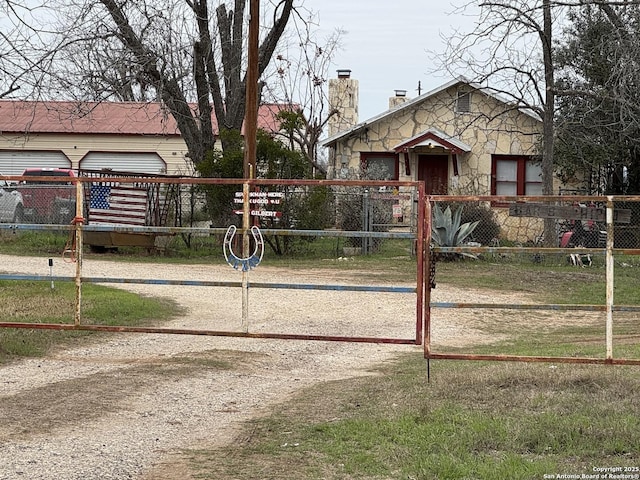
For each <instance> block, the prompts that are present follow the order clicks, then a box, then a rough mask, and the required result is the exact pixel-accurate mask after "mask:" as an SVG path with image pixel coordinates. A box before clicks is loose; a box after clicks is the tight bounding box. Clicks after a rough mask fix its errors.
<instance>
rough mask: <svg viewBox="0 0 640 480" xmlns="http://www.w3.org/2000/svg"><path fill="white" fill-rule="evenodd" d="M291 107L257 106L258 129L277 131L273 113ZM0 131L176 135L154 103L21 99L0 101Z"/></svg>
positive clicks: (167, 116)
mask: <svg viewBox="0 0 640 480" xmlns="http://www.w3.org/2000/svg"><path fill="white" fill-rule="evenodd" d="M194 108H195V106H194ZM291 108H292V107H291V106H289V105H279V104H266V105H261V106H260V107H259V110H258V128H261V129H263V130H266V131H268V132H276V131H278V130H279V122H278V121H277V119H276V114H277V113H278V112H279V111H281V110H287V109H291ZM212 121H213V130H214V132H215V133H218V123H217V121H216V118H215V115H214V116H213V118H212ZM1 133H19V134H22V133H60V134H64V133H70V134H71V133H73V134H91V135H96V134H121V135H180V132H179V131H178V127H177V124H176V121H175V119H174V118H173V116H172V115H171V114H170V113H169V111H168V110H167V109H166V108H165V107H164V106H163V105H162V104H160V103H157V102H154V103H135V102H70V101H63V102H58V101H41V102H36V101H25V100H0V134H1Z"/></svg>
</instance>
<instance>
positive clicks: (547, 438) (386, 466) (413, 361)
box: [188, 355, 640, 480]
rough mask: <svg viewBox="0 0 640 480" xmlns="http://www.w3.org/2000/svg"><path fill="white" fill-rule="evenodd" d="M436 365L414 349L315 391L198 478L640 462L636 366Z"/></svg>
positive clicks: (403, 474) (220, 454) (571, 470)
mask: <svg viewBox="0 0 640 480" xmlns="http://www.w3.org/2000/svg"><path fill="white" fill-rule="evenodd" d="M432 363H433V364H432V369H431V373H432V376H431V382H430V383H428V382H427V381H426V378H425V365H424V360H423V359H420V358H419V356H415V355H411V356H406V357H403V358H401V359H399V360H398V361H396V362H390V363H389V364H387V365H385V366H384V367H382V368H381V371H380V372H378V373H379V375H378V376H373V377H363V378H356V379H349V380H344V381H337V382H330V383H326V384H323V385H321V386H318V387H314V388H311V389H308V390H306V391H304V392H303V393H302V394H300V395H298V396H297V397H295V398H293V399H290V400H289V401H287V402H286V403H285V404H282V405H280V406H279V407H277V409H276V410H275V411H274V412H273V414H272V415H269V416H268V417H266V418H263V419H260V420H256V421H253V422H249V424H248V425H247V427H246V431H245V432H243V434H242V435H243V438H245V439H246V438H248V440H247V441H246V442H245V443H243V444H242V445H241V446H238V445H234V446H233V447H229V448H224V449H221V450H215V451H207V450H199V451H189V452H188V455H189V456H190V458H191V466H192V468H193V474H194V478H211V479H213V478H243V479H258V478H282V479H297V478H305V479H382V478H384V479H388V478H393V479H406V478H411V479H421V480H422V479H424V480H426V479H433V480H436V479H438V480H441V479H470V478H473V479H476V478H477V479H483V480H503V479H505V478H509V479H540V478H543V475H545V474H554V473H567V474H578V475H580V474H581V473H591V472H592V468H593V467H595V466H613V465H615V466H631V467H634V466H637V460H638V457H637V455H638V447H637V445H640V404H639V403H638V402H636V401H635V398H634V395H633V393H632V392H634V391H636V389H638V388H640V377H638V375H637V370H636V369H634V368H632V367H629V368H627V367H620V368H618V367H616V368H615V369H611V368H608V367H606V366H582V365H577V366H576V365H559V366H549V365H546V364H503V363H502V364H499V363H471V362H444V361H439V362H432ZM552 367H553V368H552ZM247 432H249V433H247ZM247 435H248V436H247Z"/></svg>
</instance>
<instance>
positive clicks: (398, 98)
mask: <svg viewBox="0 0 640 480" xmlns="http://www.w3.org/2000/svg"><path fill="white" fill-rule="evenodd" d="M407 100H408V98H407V91H406V90H395V96H393V97H390V98H389V108H390V109H391V108H393V107H397V106H398V105H400V104H402V103H404V102H406V101H407Z"/></svg>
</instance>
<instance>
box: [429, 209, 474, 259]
mask: <svg viewBox="0 0 640 480" xmlns="http://www.w3.org/2000/svg"><path fill="white" fill-rule="evenodd" d="M461 218H462V206H459V207H458V208H457V209H456V210H455V212H453V213H452V212H451V207H450V206H447V208H446V209H445V210H444V211H443V210H442V209H441V208H440V206H439V205H438V204H437V203H436V204H434V208H433V219H432V220H433V221H432V222H431V240H432V241H433V243H434V244H435V246H437V247H459V246H461V245H463V244H464V242H465V240H466V239H467V238H468V237H469V235H471V234H472V233H473V231H474V230H475V228H476V227H477V226H478V224H479V223H480V222H479V221H478V222H467V223H463V224H462V225H461V224H460V219H461ZM459 254H460V255H464V256H466V257H472V258H477V257H476V256H475V255H473V254H471V253H468V252H459ZM450 256H451V255H446V256H445V258H446V257H450ZM455 256H456V254H453V255H452V257H455Z"/></svg>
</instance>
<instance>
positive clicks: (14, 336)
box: [0, 280, 180, 363]
mask: <svg viewBox="0 0 640 480" xmlns="http://www.w3.org/2000/svg"><path fill="white" fill-rule="evenodd" d="M179 312H180V309H179V308H178V306H177V305H176V304H174V303H173V302H171V301H169V300H167V299H158V298H149V297H142V296H139V295H136V294H134V293H130V292H127V291H124V290H119V289H115V288H109V287H104V286H101V285H93V284H86V285H83V287H82V308H81V319H82V323H84V324H95V325H149V324H152V323H156V322H159V321H162V320H166V319H169V318H173V317H175V316H176V315H177V314H179ZM74 314H75V285H74V284H73V283H70V282H56V283H55V285H54V288H53V289H52V288H51V286H50V284H49V283H48V282H31V281H1V280H0V318H2V319H3V320H4V321H8V322H19V323H54V324H55V323H59V324H73V323H74V318H75V317H74ZM90 335H95V334H92V333H91V332H87V331H58V330H42V329H22V328H20V329H11V328H2V329H0V363H2V362H6V361H8V360H10V359H12V358H16V357H23V356H42V355H45V354H46V353H47V352H48V351H49V350H50V349H51V348H53V347H56V346H64V345H66V344H68V343H69V342H70V341H71V340H77V339H79V338H81V337H87V336H90Z"/></svg>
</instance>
